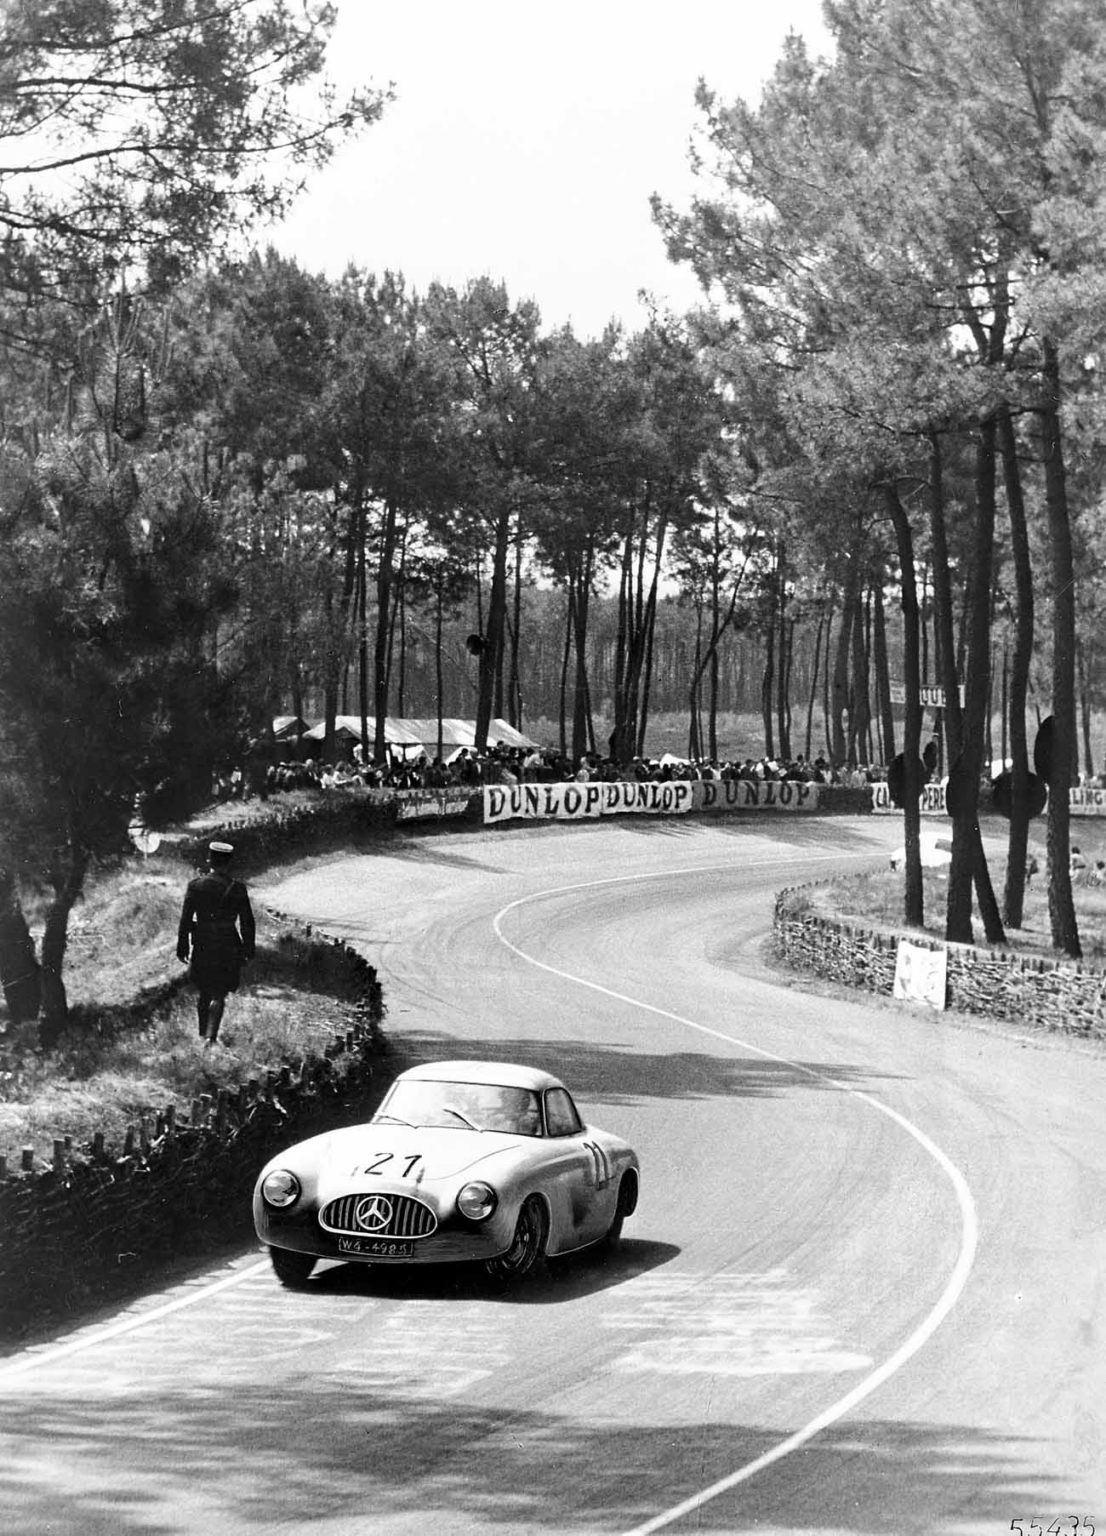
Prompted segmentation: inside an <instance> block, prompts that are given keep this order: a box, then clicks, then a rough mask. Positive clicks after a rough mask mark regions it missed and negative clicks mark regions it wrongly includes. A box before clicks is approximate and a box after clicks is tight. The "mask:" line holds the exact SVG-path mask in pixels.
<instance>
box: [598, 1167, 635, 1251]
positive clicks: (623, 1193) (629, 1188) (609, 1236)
mask: <svg viewBox="0 0 1106 1536" xmlns="http://www.w3.org/2000/svg"><path fill="white" fill-rule="evenodd" d="M636 1209H637V1176H636V1175H635V1174H633V1173H624V1174H623V1175H622V1179H621V1181H620V1183H619V1186H618V1203H617V1204H616V1206H615V1208H614V1218H613V1220H612V1221H611V1224H610V1226H609V1227H608V1228H607V1231H606V1234H605V1236H604V1238H603V1243H604V1246H605V1247H607V1248H617V1247H618V1243H619V1240H620V1239H621V1237H622V1224H623V1222H624V1221H625V1220H626V1218H627V1216H632V1215H633V1214H634V1211H635V1210H636Z"/></svg>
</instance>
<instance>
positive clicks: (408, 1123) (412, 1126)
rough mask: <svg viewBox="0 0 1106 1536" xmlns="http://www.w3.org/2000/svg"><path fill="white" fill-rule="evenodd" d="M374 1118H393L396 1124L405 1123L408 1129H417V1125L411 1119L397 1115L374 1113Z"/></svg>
mask: <svg viewBox="0 0 1106 1536" xmlns="http://www.w3.org/2000/svg"><path fill="white" fill-rule="evenodd" d="M373 1119H374V1120H394V1121H395V1123H396V1124H397V1125H405V1126H406V1127H407V1128H408V1130H411V1131H417V1130H418V1126H417V1125H416V1124H415V1122H414V1121H413V1120H403V1119H401V1118H400V1116H399V1115H374V1116H373Z"/></svg>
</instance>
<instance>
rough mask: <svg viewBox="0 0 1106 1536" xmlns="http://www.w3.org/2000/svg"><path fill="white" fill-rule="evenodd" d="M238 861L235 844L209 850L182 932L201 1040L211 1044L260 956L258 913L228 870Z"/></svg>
mask: <svg viewBox="0 0 1106 1536" xmlns="http://www.w3.org/2000/svg"><path fill="white" fill-rule="evenodd" d="M233 855H234V848H233V846H232V845H231V844H230V843H210V844H209V845H208V868H207V872H206V873H205V874H202V875H197V876H196V878H195V879H194V880H190V881H189V882H188V889H187V891H186V892H185V894H184V906H183V908H182V909H181V915H180V927H179V929H178V930H177V958H178V959H179V960H182V961H183V962H184V963H185V964H188V965H189V976H190V977H191V979H192V981H193V982H194V983H195V986H196V990H197V992H198V994H199V996H198V998H197V1004H196V1006H197V1013H198V1017H199V1026H200V1036H201V1038H202V1039H206V1040H207V1041H208V1042H209V1043H210V1044H214V1042H215V1040H216V1039H217V1038H218V1035H219V1025H220V1024H221V1023H222V1021H223V1009H224V1007H225V1006H226V1000H227V993H228V992H237V990H238V978H239V975H240V973H241V970H242V965H243V962H244V961H246V960H252V959H253V953H254V919H253V909H252V908H251V906H250V898H249V894H248V893H247V891H246V887H245V886H244V885H243V883H242V881H241V880H236V879H235V878H234V876H233V875H232V874H231V872H230V869H229V868H228V866H229V864H230V861H231V859H232V857H233ZM189 962H191V963H190V964H189Z"/></svg>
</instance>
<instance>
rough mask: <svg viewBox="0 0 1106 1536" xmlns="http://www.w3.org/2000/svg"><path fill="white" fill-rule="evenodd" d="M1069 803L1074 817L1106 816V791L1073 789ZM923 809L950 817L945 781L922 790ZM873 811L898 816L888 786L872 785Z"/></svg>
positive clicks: (924, 812)
mask: <svg viewBox="0 0 1106 1536" xmlns="http://www.w3.org/2000/svg"><path fill="white" fill-rule="evenodd" d="M1069 801H1070V805H1071V814H1072V815H1073V816H1106V789H1095V788H1093V787H1091V786H1086V787H1080V788H1079V789H1073V790H1070V791H1069ZM986 806H987V797H986V794H984V795H983V796H982V798H981V802H980V808H981V809H986ZM921 809H922V815H923V816H947V815H948V807H947V806H946V805H945V781H944V780H942V782H941V783H940V784H927V785H926V787H925V788H924V789H923V790H922V794H921ZM872 810H873V811H875V812H876V814H877V815H882V816H897V815H898V808H897V807H896V806H893V805H892V804H891V796H890V794H889V793H888V789H887V785H886V784H873V785H872Z"/></svg>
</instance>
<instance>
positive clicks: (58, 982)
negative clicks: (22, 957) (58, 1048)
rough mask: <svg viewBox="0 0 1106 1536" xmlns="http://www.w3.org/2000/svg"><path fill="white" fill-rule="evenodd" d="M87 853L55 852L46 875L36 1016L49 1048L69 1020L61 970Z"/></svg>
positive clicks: (44, 1044)
mask: <svg viewBox="0 0 1106 1536" xmlns="http://www.w3.org/2000/svg"><path fill="white" fill-rule="evenodd" d="M87 869H88V854H87V853H86V852H85V850H84V849H83V848H77V847H74V846H72V845H70V846H69V847H68V848H66V849H65V850H64V851H62V852H60V853H59V856H58V859H57V863H56V865H55V867H54V869H53V870H52V871H51V874H50V884H51V885H52V886H53V889H54V899H53V901H52V902H51V903H50V906H49V907H48V908H47V911H46V920H45V923H44V925H43V932H42V971H41V979H42V1011H41V1013H40V1015H39V1039H40V1041H41V1043H42V1045H43V1047H44V1048H45V1049H47V1050H49V1049H51V1047H53V1046H54V1045H55V1044H56V1043H57V1039H58V1036H59V1035H60V1034H61V1032H62V1030H63V1029H64V1028H65V1026H66V1023H67V1022H68V1019H69V1000H68V998H67V997H66V994H65V981H64V979H63V970H64V966H65V951H66V949H67V947H68V944H69V914H70V912H72V910H73V905H74V903H75V902H76V900H77V898H78V897H79V896H80V894H81V892H82V891H83V889H84V877H85V873H86V871H87Z"/></svg>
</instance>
